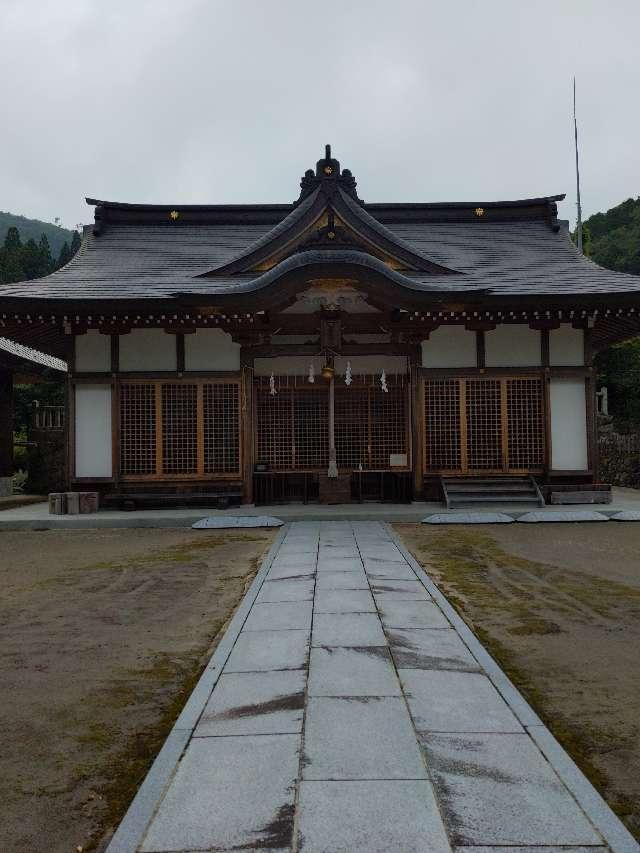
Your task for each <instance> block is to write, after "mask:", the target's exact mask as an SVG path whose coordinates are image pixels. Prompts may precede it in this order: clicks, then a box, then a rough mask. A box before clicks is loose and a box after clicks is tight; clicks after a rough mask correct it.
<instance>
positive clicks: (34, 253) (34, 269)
mask: <svg viewBox="0 0 640 853" xmlns="http://www.w3.org/2000/svg"><path fill="white" fill-rule="evenodd" d="M20 254H21V257H22V272H23V275H24V277H25V278H26V279H31V278H37V277H38V276H39V275H41V273H40V249H39V248H38V246H37V244H36V241H35V240H31V239H29V240H27V242H26V243H25V244H24V246H23V247H22V249H21V252H20Z"/></svg>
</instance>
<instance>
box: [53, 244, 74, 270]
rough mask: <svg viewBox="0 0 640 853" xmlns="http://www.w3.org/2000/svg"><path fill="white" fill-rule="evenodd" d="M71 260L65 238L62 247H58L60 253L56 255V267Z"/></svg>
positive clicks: (58, 267)
mask: <svg viewBox="0 0 640 853" xmlns="http://www.w3.org/2000/svg"><path fill="white" fill-rule="evenodd" d="M70 260H71V250H70V249H69V244H68V243H67V241H66V240H65V241H64V243H63V244H62V248H61V249H60V254H59V255H58V263H57V264H56V269H60V267H63V266H64V265H65V264H68V263H69V261H70Z"/></svg>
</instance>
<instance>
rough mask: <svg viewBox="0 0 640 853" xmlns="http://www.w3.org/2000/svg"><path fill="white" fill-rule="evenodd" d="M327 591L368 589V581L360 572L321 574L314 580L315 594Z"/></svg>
mask: <svg viewBox="0 0 640 853" xmlns="http://www.w3.org/2000/svg"><path fill="white" fill-rule="evenodd" d="M328 589H369V581H368V580H367V576H366V575H365V573H364V571H362V572H322V574H319V575H318V579H317V580H316V592H317V593H318V592H323V591H324V590H328Z"/></svg>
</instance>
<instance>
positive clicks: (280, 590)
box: [256, 577, 314, 604]
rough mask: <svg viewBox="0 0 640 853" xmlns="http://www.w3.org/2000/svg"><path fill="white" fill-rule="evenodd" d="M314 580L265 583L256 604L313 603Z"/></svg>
mask: <svg viewBox="0 0 640 853" xmlns="http://www.w3.org/2000/svg"><path fill="white" fill-rule="evenodd" d="M313 589H314V580H313V578H312V577H311V578H296V579H295V580H275V581H265V583H263V584H262V589H261V590H260V592H259V593H258V597H257V598H256V602H257V603H260V604H263V603H269V604H275V603H281V602H285V601H313Z"/></svg>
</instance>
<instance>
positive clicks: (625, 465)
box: [598, 415, 640, 489]
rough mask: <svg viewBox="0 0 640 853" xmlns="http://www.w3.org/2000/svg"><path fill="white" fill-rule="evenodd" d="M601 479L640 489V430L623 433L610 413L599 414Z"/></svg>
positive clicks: (613, 483)
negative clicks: (618, 430) (617, 429)
mask: <svg viewBox="0 0 640 853" xmlns="http://www.w3.org/2000/svg"><path fill="white" fill-rule="evenodd" d="M598 452H599V455H600V480H601V481H602V482H603V483H611V484H612V485H614V486H631V487H632V488H635V489H640V432H635V433H629V434H627V435H622V434H621V433H619V432H616V431H615V429H614V427H613V419H612V418H611V416H609V415H599V416H598Z"/></svg>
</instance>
